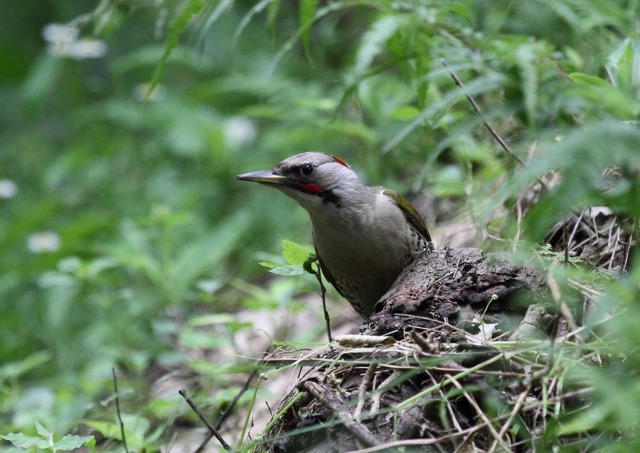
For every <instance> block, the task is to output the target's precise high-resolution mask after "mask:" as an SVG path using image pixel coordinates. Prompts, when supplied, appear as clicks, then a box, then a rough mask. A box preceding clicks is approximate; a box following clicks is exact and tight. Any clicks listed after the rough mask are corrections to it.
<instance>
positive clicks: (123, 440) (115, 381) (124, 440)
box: [111, 368, 129, 453]
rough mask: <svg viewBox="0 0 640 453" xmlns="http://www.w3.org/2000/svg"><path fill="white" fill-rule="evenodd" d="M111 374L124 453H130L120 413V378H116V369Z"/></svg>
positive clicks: (112, 369)
mask: <svg viewBox="0 0 640 453" xmlns="http://www.w3.org/2000/svg"><path fill="white" fill-rule="evenodd" d="M111 374H112V375H113V391H114V392H115V394H116V412H117V413H118V422H119V423H120V434H121V435H122V445H123V446H124V451H125V452H126V453H129V449H128V448H127V438H126V437H125V435H124V423H123V422H122V414H121V413H120V397H119V396H118V378H117V376H116V369H115V368H111Z"/></svg>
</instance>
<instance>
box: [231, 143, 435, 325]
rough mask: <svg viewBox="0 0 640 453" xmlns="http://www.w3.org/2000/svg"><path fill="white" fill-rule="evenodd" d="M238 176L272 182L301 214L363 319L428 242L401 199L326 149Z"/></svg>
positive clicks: (334, 280) (330, 275)
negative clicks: (370, 183)
mask: <svg viewBox="0 0 640 453" xmlns="http://www.w3.org/2000/svg"><path fill="white" fill-rule="evenodd" d="M238 179H240V180H242V181H252V182H258V183H261V184H266V185H269V186H271V187H274V188H277V189H279V190H281V191H282V192H283V193H285V194H286V195H288V196H289V197H291V198H293V199H294V200H295V201H297V202H298V204H300V205H301V206H302V207H303V208H304V209H305V210H306V211H307V212H308V213H309V217H310V218H311V224H312V228H313V243H314V246H315V248H316V254H317V256H318V259H319V261H320V266H321V268H322V271H323V273H324V274H325V276H326V277H327V280H329V281H330V282H331V284H333V286H334V287H335V288H336V289H337V290H338V292H339V293H340V294H341V295H342V296H343V297H345V298H346V299H347V300H348V301H349V302H350V303H351V305H352V306H353V307H354V309H355V310H356V311H357V312H358V313H360V315H362V316H363V317H364V318H367V317H368V316H369V315H370V314H371V313H372V312H373V309H374V305H375V303H376V302H377V301H378V299H379V298H380V297H381V296H382V295H384V293H385V292H386V291H387V290H388V289H389V288H390V287H391V285H392V284H393V282H394V281H395V279H396V277H397V276H398V275H399V274H400V272H402V270H403V269H404V268H405V267H407V266H408V265H409V264H411V262H413V260H415V259H416V257H417V256H419V255H420V253H422V252H423V251H424V250H426V249H427V246H428V243H429V242H430V241H431V238H430V236H429V232H428V230H427V228H426V226H425V224H424V221H423V220H422V218H421V217H420V215H419V214H418V213H417V212H416V210H415V209H414V208H413V207H412V206H411V205H410V204H409V202H408V201H406V200H405V199H404V198H402V197H401V196H400V195H398V194H397V193H395V192H393V191H391V190H388V189H384V188H381V187H368V186H365V185H364V184H362V182H361V181H360V180H359V179H358V177H357V175H356V174H355V173H354V172H353V171H352V170H351V168H350V167H349V166H348V165H347V164H346V163H345V162H344V161H343V160H342V159H340V158H337V157H335V156H333V155H331V154H325V153H319V152H308V153H302V154H297V155H295V156H292V157H290V158H288V159H285V160H284V161H282V162H281V163H280V164H278V165H277V166H276V167H275V168H274V169H273V170H268V171H259V172H253V173H247V174H243V175H239V176H238Z"/></svg>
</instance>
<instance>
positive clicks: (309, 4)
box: [300, 0, 318, 57]
mask: <svg viewBox="0 0 640 453" xmlns="http://www.w3.org/2000/svg"><path fill="white" fill-rule="evenodd" d="M317 8H318V0H302V1H301V2H300V28H301V29H302V48H303V49H304V53H305V54H306V55H307V57H308V56H309V55H310V48H309V41H310V36H311V31H310V30H311V24H313V20H314V16H315V13H316V9H317Z"/></svg>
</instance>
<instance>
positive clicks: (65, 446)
mask: <svg viewBox="0 0 640 453" xmlns="http://www.w3.org/2000/svg"><path fill="white" fill-rule="evenodd" d="M95 442H96V440H95V438H94V437H93V436H75V435H71V434H67V435H66V436H64V437H63V438H62V439H60V440H59V441H58V442H56V443H55V448H56V450H63V451H71V450H75V449H76V448H80V447H82V446H83V445H85V446H87V447H91V445H92V444H93V445H95Z"/></svg>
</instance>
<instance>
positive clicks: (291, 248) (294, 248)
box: [282, 239, 313, 266]
mask: <svg viewBox="0 0 640 453" xmlns="http://www.w3.org/2000/svg"><path fill="white" fill-rule="evenodd" d="M311 254H313V250H309V249H308V248H306V247H304V246H302V245H300V244H296V243H295V242H291V241H287V240H286V239H285V240H283V241H282V255H283V256H284V259H285V260H287V263H289V264H293V265H296V266H300V265H302V264H304V262H305V261H307V258H309V255H311Z"/></svg>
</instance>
